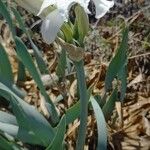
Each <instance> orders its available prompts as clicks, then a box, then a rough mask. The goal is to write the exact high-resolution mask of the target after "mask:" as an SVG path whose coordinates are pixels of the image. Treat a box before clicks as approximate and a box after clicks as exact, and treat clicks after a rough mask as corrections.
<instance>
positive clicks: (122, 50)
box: [105, 27, 128, 91]
mask: <svg viewBox="0 0 150 150" xmlns="http://www.w3.org/2000/svg"><path fill="white" fill-rule="evenodd" d="M127 47H128V27H126V28H125V29H124V31H123V37H122V42H121V44H120V47H119V48H118V50H117V53H116V55H115V56H114V58H113V59H112V61H111V62H110V64H109V67H108V70H107V73H106V78H105V89H106V91H109V90H110V89H111V87H112V81H113V80H114V78H115V77H116V76H117V74H118V73H119V71H120V70H121V69H122V68H123V67H124V65H125V63H126V60H127Z"/></svg>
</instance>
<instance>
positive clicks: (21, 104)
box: [0, 83, 55, 146]
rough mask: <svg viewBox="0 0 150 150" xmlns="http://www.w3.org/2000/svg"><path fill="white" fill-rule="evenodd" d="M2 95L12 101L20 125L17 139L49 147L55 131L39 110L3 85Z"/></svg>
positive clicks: (0, 84) (0, 87)
mask: <svg viewBox="0 0 150 150" xmlns="http://www.w3.org/2000/svg"><path fill="white" fill-rule="evenodd" d="M0 95H1V96H3V97H4V98H5V99H7V100H8V101H10V104H11V106H12V110H13V113H14V114H15V116H16V119H17V122H18V125H19V131H18V135H17V137H18V138H19V139H20V140H22V141H23V142H27V143H31V144H40V145H43V146H48V144H49V143H50V142H51V141H52V139H53V138H54V136H55V130H54V129H53V128H52V127H51V125H50V124H49V123H48V121H47V120H46V119H45V118H44V117H43V116H42V115H41V114H40V113H39V112H38V111H37V109H36V108H35V107H34V106H30V105H29V104H28V103H26V102H25V101H23V100H22V99H20V98H19V97H18V96H17V95H16V94H15V93H13V92H12V91H11V90H10V89H9V88H8V87H7V86H5V85H4V84H2V83H0ZM8 129H9V128H8Z"/></svg>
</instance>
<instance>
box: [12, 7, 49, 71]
mask: <svg viewBox="0 0 150 150" xmlns="http://www.w3.org/2000/svg"><path fill="white" fill-rule="evenodd" d="M12 11H13V13H14V15H15V17H16V19H17V21H18V23H19V27H20V28H21V29H22V30H23V32H24V33H26V35H27V37H28V39H29V41H30V43H31V46H32V48H33V51H34V55H35V59H36V61H37V65H38V67H39V70H40V72H41V73H42V74H48V70H47V66H46V64H45V62H44V60H43V56H42V53H41V52H40V51H39V49H38V48H37V46H36V45H35V44H34V42H33V41H32V39H31V37H30V34H29V32H28V30H27V29H26V27H25V23H24V21H23V20H22V18H21V16H20V14H19V12H18V11H17V10H16V9H14V8H13V7H12Z"/></svg>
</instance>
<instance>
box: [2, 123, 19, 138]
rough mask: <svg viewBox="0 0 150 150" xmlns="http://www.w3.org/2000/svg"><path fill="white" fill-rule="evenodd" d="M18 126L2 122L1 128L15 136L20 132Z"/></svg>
mask: <svg viewBox="0 0 150 150" xmlns="http://www.w3.org/2000/svg"><path fill="white" fill-rule="evenodd" d="M18 128H19V127H18V126H16V125H13V124H8V123H3V122H0V130H1V131H2V132H4V133H7V134H9V135H10V136H13V137H15V138H16V137H17V134H18Z"/></svg>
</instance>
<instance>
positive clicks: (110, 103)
mask: <svg viewBox="0 0 150 150" xmlns="http://www.w3.org/2000/svg"><path fill="white" fill-rule="evenodd" d="M117 99H118V97H117V88H115V89H114V91H113V92H112V94H111V96H110V97H109V99H108V100H107V101H106V103H105V105H104V106H103V108H102V111H103V113H104V116H105V120H106V121H107V120H108V119H110V117H111V114H112V112H113V110H114V108H115V102H116V101H117Z"/></svg>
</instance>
